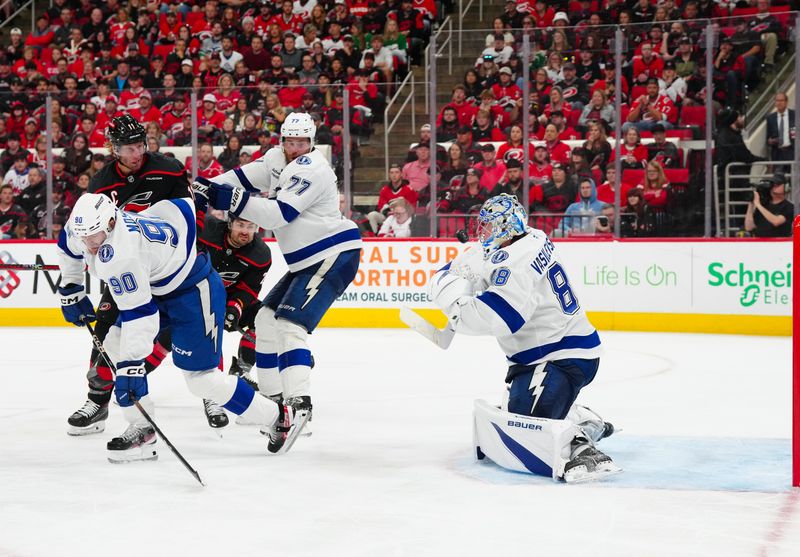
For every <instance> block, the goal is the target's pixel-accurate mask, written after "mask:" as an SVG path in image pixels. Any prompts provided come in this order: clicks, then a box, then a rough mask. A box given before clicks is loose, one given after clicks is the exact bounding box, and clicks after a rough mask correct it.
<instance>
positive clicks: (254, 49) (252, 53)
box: [242, 35, 270, 73]
mask: <svg viewBox="0 0 800 557" xmlns="http://www.w3.org/2000/svg"><path fill="white" fill-rule="evenodd" d="M242 60H244V63H245V65H246V66H247V67H248V68H250V71H252V72H255V73H260V72H262V71H264V70H266V69H267V68H268V67H269V66H270V56H269V52H267V51H266V50H265V49H264V39H263V38H261V36H259V35H255V36H253V38H252V40H251V42H250V48H245V49H244V50H243V51H242Z"/></svg>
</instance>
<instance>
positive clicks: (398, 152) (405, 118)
mask: <svg viewBox="0 0 800 557" xmlns="http://www.w3.org/2000/svg"><path fill="white" fill-rule="evenodd" d="M466 4H467V2H464V5H466ZM503 5H504V2H503V1H502V0H483V19H482V20H481V19H480V17H479V9H478V0H475V1H473V3H472V6H471V7H470V8H469V10H468V11H467V13H466V14H465V17H464V26H463V33H462V56H458V48H457V43H456V44H454V45H453V60H452V64H453V71H452V74H449V73H448V61H449V56H450V54H449V49H445V52H443V53H441V54H440V55H439V57H438V58H437V65H438V72H437V83H436V103H437V113H438V111H439V110H441V108H442V107H443V106H444V105H445V104H447V102H449V101H450V97H451V92H452V89H453V86H454V85H456V84H458V83H463V80H464V72H466V71H467V69H469V68H471V67H473V66H474V64H475V60H476V59H477V58H478V55H479V54H480V53H481V52H482V51H483V49H484V48H485V46H484V41H485V40H486V35H487V33H488V31H487V30H488V29H489V28H490V27H491V23H492V19H493V18H494V17H496V16H497V15H500V13H501V12H502V11H503ZM449 16H450V18H451V19H452V20H453V34H454V37H453V40H454V41H455V40H457V38H456V36H457V28H458V2H457V3H456V8H455V11H453V12H452V13H451V14H449ZM479 30H480V31H479ZM445 34H446V31H443V33H442V34H440V35H439V37H440V38H439V39H438V40H439V41H440V44H441V42H443V41H444V35H445ZM413 72H414V80H415V83H416V84H417V86H416V87H415V89H414V91H415V102H416V110H415V118H416V128H417V129H413V128H412V125H411V105H410V104H409V105H408V106H406V108H405V109H404V111H403V113H402V114H401V117H400V119H399V120H398V122H397V124H395V126H394V128H393V129H392V132H391V135H390V137H389V162H390V163H394V162H396V163H402V162H403V161H404V160H405V157H406V154H407V152H408V148H409V146H410V145H411V144H412V143H414V142H416V141H417V138H418V137H419V128H420V126H422V125H423V124H425V123H427V122H428V112H427V111H426V110H425V95H426V94H428V87H427V84H425V83H424V81H425V78H426V76H425V67H424V66H414V67H413ZM409 92H410V89H409V88H406V89H405V90H404V91H400V92H399V95H398V98H397V100H396V102H395V103H394V106H393V107H392V109H391V111H390V114H389V118H390V119H391V118H393V117H394V116H395V114H397V110H398V108H399V106H401V105H402V103H403V101H404V100H405V98H406V96H407V95H408V93H409ZM373 129H374V133H373V135H372V137H371V139H370V141H369V142H368V143H366V144H362V145H361V146H360V147H359V154H358V156H357V158H356V159H355V162H354V170H353V174H352V175H353V182H352V185H353V193H354V197H353V201H354V203H353V204H354V205H356V206H357V207H358V208H362V209H373V208H374V207H375V204H376V203H377V201H378V185H379V184H380V183H381V182H383V181H385V180H386V171H385V158H384V152H385V147H384V142H383V138H384V125H383V124H378V125H375V126H373Z"/></svg>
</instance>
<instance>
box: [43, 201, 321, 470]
mask: <svg viewBox="0 0 800 557" xmlns="http://www.w3.org/2000/svg"><path fill="white" fill-rule="evenodd" d="M196 236H197V230H196V224H195V213H194V207H193V204H192V202H191V201H190V200H188V199H172V200H166V201H160V202H158V203H156V204H155V205H153V206H152V207H151V208H149V209H147V210H145V211H142V212H140V213H138V214H134V213H128V212H124V211H121V210H120V209H118V208H117V207H116V206H115V205H114V203H113V202H112V201H111V200H110V199H109V198H108V197H106V196H104V195H99V194H91V193H87V194H84V195H83V196H81V197H80V198H79V199H78V201H77V203H76V204H75V208H74V209H73V211H72V214H71V215H70V218H69V221H68V222H67V225H66V226H65V228H64V230H63V231H62V233H61V235H60V236H59V239H58V248H59V249H58V253H59V267H60V269H61V276H62V281H63V282H64V283H65V284H66V286H65V287H64V291H63V292H62V293H61V295H62V298H61V305H62V311H63V313H64V318H65V319H66V320H67V321H68V322H71V323H73V324H75V325H82V324H83V323H84V322H85V321H86V320H91V319H93V317H94V315H93V313H94V312H93V309H92V305H91V302H89V300H88V298H87V297H86V294H85V292H84V288H83V279H84V265H85V266H86V267H87V268H88V271H89V273H91V274H92V275H94V276H96V277H97V278H99V279H100V280H102V281H105V282H106V283H107V284H108V285H109V288H110V290H111V293H112V296H113V298H114V301H115V302H116V303H117V306H118V307H119V312H120V315H119V319H118V321H117V323H116V324H115V325H114V326H113V327H111V329H110V330H109V333H108V335H107V336H106V338H105V343H104V344H105V348H106V350H107V352H108V354H109V356H110V357H111V359H112V361H113V363H114V364H115V367H116V378H115V381H114V394H115V396H116V398H117V401H118V402H119V405H120V407H122V411H123V414H124V416H125V419H126V420H127V421H128V422H129V424H130V425H129V427H128V428H127V429H126V430H125V432H124V433H123V434H122V435H120V436H119V437H115V438H113V439H112V440H111V441H109V442H108V451H109V452H108V458H109V460H110V461H112V462H125V461H131V460H153V459H155V458H157V454H156V451H155V446H154V445H155V432H154V431H153V428H152V427H151V426H150V425H149V424H148V422H147V421H146V420H145V419H144V417H143V416H142V415H141V414H140V413H139V411H138V410H137V409H136V408H135V407H134V405H133V401H134V400H138V401H139V402H140V403H141V404H142V406H143V407H144V408H145V409H147V411H148V413H152V412H153V403H152V401H151V400H150V397H149V396H148V386H147V377H146V374H145V367H144V359H145V358H146V357H147V356H148V355H149V354H150V352H151V350H152V348H153V339H154V338H155V336H156V335H157V334H158V331H159V330H160V329H163V328H166V327H169V328H170V329H171V331H172V346H173V356H172V359H173V362H174V363H175V365H176V366H177V367H178V368H179V369H181V370H182V371H183V373H184V378H185V380H186V384H187V386H188V387H189V391H190V392H191V393H192V394H194V395H196V396H198V397H200V398H204V399H210V400H213V401H215V402H216V403H218V404H221V405H222V406H223V407H224V408H225V409H227V410H229V411H231V412H233V413H235V414H239V415H242V416H244V417H245V418H247V419H248V420H249V421H252V422H256V423H260V424H263V425H264V428H265V429H266V430H268V434H269V437H270V440H269V443H268V450H269V452H272V453H280V452H285V451H286V450H288V449H289V448H290V447H291V444H292V442H293V441H294V438H295V437H296V435H297V434H299V433H300V430H301V429H302V427H303V425H304V423H305V420H306V419H307V414H303V413H295V412H293V410H292V409H291V408H286V407H284V406H282V405H278V404H276V403H275V402H274V401H272V400H269V399H267V398H264V397H261V396H255V391H254V390H253V388H252V387H250V386H249V385H248V384H247V383H246V382H245V381H244V380H242V379H241V378H238V377H236V376H232V375H227V374H223V373H220V372H219V371H218V370H217V365H218V363H219V361H220V356H221V348H222V338H221V337H222V329H223V324H224V316H225V287H224V285H223V283H222V280H221V279H220V277H219V275H218V274H217V273H216V271H214V269H212V267H211V262H210V260H209V258H208V256H207V254H205V253H199V254H198V253H197V251H196V248H195V240H196Z"/></svg>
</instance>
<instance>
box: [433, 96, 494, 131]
mask: <svg viewBox="0 0 800 557" xmlns="http://www.w3.org/2000/svg"><path fill="white" fill-rule="evenodd" d="M466 99H467V88H466V87H464V86H463V85H456V86H455V87H453V94H452V97H451V98H450V102H449V103H447V104H446V105H445V106H444V107H442V112H444V109H445V107H448V106H451V107H453V108H455V109H456V112H457V113H458V124H459V126H471V125H472V120H473V118H475V115H476V114H477V113H478V108H477V107H476V106H475V105H474V104H472V103H470V102H467V100H466ZM442 112H439V117H438V118H437V119H436V125H439V124H441V123H442ZM501 141H502V139H501Z"/></svg>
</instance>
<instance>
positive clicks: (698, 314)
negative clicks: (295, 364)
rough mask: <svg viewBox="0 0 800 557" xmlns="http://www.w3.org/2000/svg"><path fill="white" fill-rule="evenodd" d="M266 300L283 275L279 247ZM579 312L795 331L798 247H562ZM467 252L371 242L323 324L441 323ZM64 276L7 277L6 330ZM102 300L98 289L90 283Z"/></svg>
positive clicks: (33, 316) (648, 325)
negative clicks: (446, 273) (430, 292)
mask: <svg viewBox="0 0 800 557" xmlns="http://www.w3.org/2000/svg"><path fill="white" fill-rule="evenodd" d="M268 244H269V246H270V248H271V249H272V252H273V265H272V269H271V270H270V272H269V273H268V274H267V278H266V280H265V281H264V286H263V290H262V293H265V292H266V291H267V290H268V289H269V288H270V287H271V286H272V285H274V284H275V283H276V282H277V281H278V279H279V278H280V277H281V276H282V275H283V273H284V272H286V264H285V262H284V261H283V258H282V257H281V255H280V253H279V252H278V250H277V246H276V244H275V243H274V242H268ZM557 245H558V250H559V251H560V252H561V253H562V258H563V260H564V266H565V267H566V269H567V272H568V274H569V279H570V283H571V284H572V285H573V286H574V288H575V291H576V293H577V297H578V299H579V301H580V303H581V305H582V306H583V307H584V308H585V309H586V311H587V312H588V314H589V317H590V319H591V320H592V322H593V323H594V324H595V326H597V327H598V328H599V329H603V330H631V331H662V332H667V331H683V332H703V333H733V334H757V335H789V334H791V304H792V294H791V285H792V260H791V243H790V242H789V241H788V240H783V241H742V240H735V241H727V240H709V241H704V240H691V241H680V240H670V241H666V240H665V241H657V240H656V241H609V240H599V241H576V240H567V241H559V242H557ZM466 247H467V246H465V245H463V244H459V243H457V242H450V241H430V240H426V241H419V240H412V241H402V240H367V241H366V242H365V245H364V250H363V252H362V261H361V265H360V268H359V271H358V276H357V277H356V279H355V281H354V282H353V284H352V285H351V286H350V287H349V288H348V289H347V291H346V292H345V293H344V294H343V295H342V296H341V297H340V299H339V300H337V301H336V303H335V304H334V306H333V307H332V308H331V310H330V311H329V312H328V314H327V315H326V316H325V318H324V319H323V321H322V324H321V325H322V326H325V327H402V326H403V324H402V323H401V322H400V320H399V318H398V309H399V308H400V307H401V306H403V305H405V306H409V307H412V308H414V309H416V310H418V311H420V313H422V314H423V315H425V316H426V317H428V318H429V319H431V320H432V321H433V322H435V323H437V324H439V325H442V324H443V323H444V316H443V315H442V314H441V312H439V311H438V310H437V309H435V308H434V306H433V304H432V303H431V301H430V298H429V297H428V296H427V293H426V288H425V284H426V282H427V280H428V278H429V277H430V275H431V274H433V273H434V272H435V271H436V269H438V268H440V267H441V266H443V265H444V264H445V263H446V262H447V261H449V260H450V259H452V258H453V257H455V256H456V255H457V254H459V253H461V252H462V251H463V250H464V249H466ZM0 259H2V261H3V262H18V263H47V264H54V263H57V257H56V246H55V243H53V242H44V241H43V242H13V241H3V242H0ZM58 280H59V273H58V272H57V271H55V272H54V271H49V272H46V271H35V272H34V271H0V326H17V327H19V326H56V325H62V324H63V321H62V318H61V312H60V310H59V309H58V298H57V296H56V294H55V289H56V287H57V285H58ZM89 290H90V296H91V297H92V299H93V300H94V301H95V302H97V300H98V299H99V293H100V292H101V285H100V283H99V282H98V281H97V280H96V279H93V278H91V279H90V280H89Z"/></svg>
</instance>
